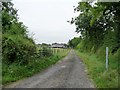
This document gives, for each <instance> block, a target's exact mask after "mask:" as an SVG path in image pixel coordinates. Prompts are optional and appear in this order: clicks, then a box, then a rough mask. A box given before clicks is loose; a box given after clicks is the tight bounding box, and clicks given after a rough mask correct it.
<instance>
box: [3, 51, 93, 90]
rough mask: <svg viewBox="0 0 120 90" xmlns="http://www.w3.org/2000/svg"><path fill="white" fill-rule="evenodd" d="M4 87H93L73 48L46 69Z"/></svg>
mask: <svg viewBox="0 0 120 90" xmlns="http://www.w3.org/2000/svg"><path fill="white" fill-rule="evenodd" d="M5 88H94V85H93V84H92V82H91V80H90V79H88V75H87V73H86V72H85V66H84V64H83V62H82V61H81V60H80V59H79V57H78V56H77V55H76V54H75V52H74V51H73V50H71V51H70V52H69V54H68V55H67V56H66V57H65V58H64V59H63V60H60V61H59V62H58V63H56V64H55V65H52V66H51V67H49V68H48V69H46V70H44V71H42V72H40V73H38V74H36V75H34V76H32V77H29V78H26V79H23V80H20V81H18V82H15V83H13V84H10V85H8V86H6V87H5Z"/></svg>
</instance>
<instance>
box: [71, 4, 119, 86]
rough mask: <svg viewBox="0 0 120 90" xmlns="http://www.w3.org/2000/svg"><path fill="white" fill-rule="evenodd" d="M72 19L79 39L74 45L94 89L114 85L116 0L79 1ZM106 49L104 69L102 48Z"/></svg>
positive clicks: (116, 84) (117, 14) (116, 29)
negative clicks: (101, 0) (104, 0)
mask: <svg viewBox="0 0 120 90" xmlns="http://www.w3.org/2000/svg"><path fill="white" fill-rule="evenodd" d="M75 11H77V12H80V14H79V15H78V16H77V17H75V18H72V20H71V24H75V25H76V32H77V33H80V34H81V37H82V38H81V41H80V43H79V44H77V45H76V46H75V47H76V48H77V50H78V52H77V53H78V55H79V56H80V57H81V58H82V59H83V62H84V63H85V64H86V66H87V69H88V74H89V75H90V77H91V78H92V79H93V81H94V83H95V85H96V87H98V88H106V87H107V88H108V87H109V88H117V87H118V75H120V73H119V74H118V72H119V71H120V70H119V68H120V67H118V63H119V61H120V60H119V56H120V55H119V51H120V2H97V3H95V4H94V5H93V4H91V3H90V2H79V4H78V6H77V7H76V8H75ZM106 47H108V48H109V55H108V56H109V57H108V58H109V65H108V66H109V70H108V71H106V70H105V55H106V51H105V48H106Z"/></svg>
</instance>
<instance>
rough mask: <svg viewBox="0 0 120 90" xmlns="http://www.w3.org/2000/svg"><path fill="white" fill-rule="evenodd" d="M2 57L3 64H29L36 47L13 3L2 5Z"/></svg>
mask: <svg viewBox="0 0 120 90" xmlns="http://www.w3.org/2000/svg"><path fill="white" fill-rule="evenodd" d="M2 5H3V8H2V33H3V35H2V36H3V37H2V53H3V54H2V55H3V63H13V62H17V63H19V64H23V63H24V64H28V63H29V59H30V58H31V57H32V56H34V53H35V52H36V46H35V43H34V41H33V40H32V38H29V37H28V35H27V28H26V26H24V24H23V23H22V22H18V17H17V16H18V15H17V10H16V9H14V8H13V4H12V3H11V2H3V3H2Z"/></svg>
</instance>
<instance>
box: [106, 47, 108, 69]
mask: <svg viewBox="0 0 120 90" xmlns="http://www.w3.org/2000/svg"><path fill="white" fill-rule="evenodd" d="M106 70H108V47H106Z"/></svg>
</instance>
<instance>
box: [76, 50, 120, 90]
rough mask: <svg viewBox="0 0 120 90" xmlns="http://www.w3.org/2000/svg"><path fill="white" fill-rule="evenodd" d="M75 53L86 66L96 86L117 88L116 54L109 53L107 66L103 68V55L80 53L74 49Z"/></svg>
mask: <svg viewBox="0 0 120 90" xmlns="http://www.w3.org/2000/svg"><path fill="white" fill-rule="evenodd" d="M76 53H77V55H78V56H79V57H80V58H81V59H82V61H83V63H85V65H86V67H87V73H88V75H89V77H90V78H91V79H92V80H93V83H94V85H95V87H97V88H118V61H117V54H115V55H109V68H108V71H107V70H106V68H105V57H103V56H98V55H96V54H92V53H91V54H90V53H82V52H79V51H77V50H76Z"/></svg>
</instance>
